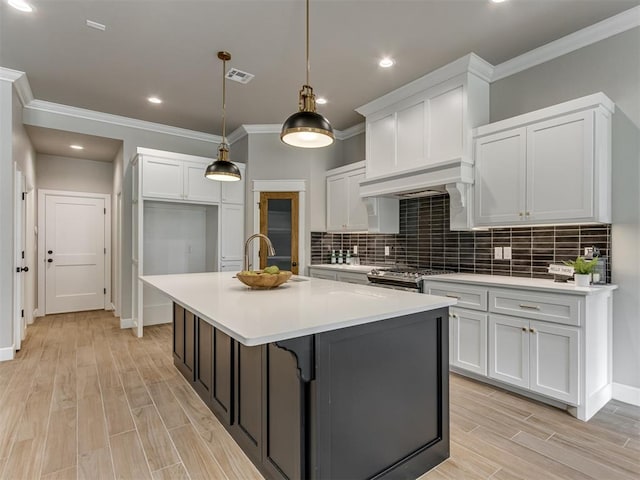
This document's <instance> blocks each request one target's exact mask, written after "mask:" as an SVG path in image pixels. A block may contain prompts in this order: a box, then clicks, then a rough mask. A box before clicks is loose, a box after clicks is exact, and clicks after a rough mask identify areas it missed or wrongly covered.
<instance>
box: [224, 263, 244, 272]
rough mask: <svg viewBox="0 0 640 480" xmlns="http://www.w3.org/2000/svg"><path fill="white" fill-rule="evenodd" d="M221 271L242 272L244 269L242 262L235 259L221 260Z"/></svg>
mask: <svg viewBox="0 0 640 480" xmlns="http://www.w3.org/2000/svg"><path fill="white" fill-rule="evenodd" d="M220 271H221V272H240V271H242V262H240V261H233V262H225V261H222V262H220Z"/></svg>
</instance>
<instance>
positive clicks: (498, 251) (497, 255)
mask: <svg viewBox="0 0 640 480" xmlns="http://www.w3.org/2000/svg"><path fill="white" fill-rule="evenodd" d="M493 259H494V260H502V247H494V248H493Z"/></svg>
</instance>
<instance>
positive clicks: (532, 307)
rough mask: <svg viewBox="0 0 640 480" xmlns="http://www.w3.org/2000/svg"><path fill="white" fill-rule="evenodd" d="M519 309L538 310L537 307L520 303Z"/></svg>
mask: <svg viewBox="0 0 640 480" xmlns="http://www.w3.org/2000/svg"><path fill="white" fill-rule="evenodd" d="M520 308H528V309H530V310H540V307H539V306H538V305H527V304H526V303H521V304H520Z"/></svg>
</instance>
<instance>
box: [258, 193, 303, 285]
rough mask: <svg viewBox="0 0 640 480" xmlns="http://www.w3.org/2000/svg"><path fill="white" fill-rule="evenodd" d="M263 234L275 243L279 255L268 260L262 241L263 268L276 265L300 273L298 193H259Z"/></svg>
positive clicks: (261, 230)
mask: <svg viewBox="0 0 640 480" xmlns="http://www.w3.org/2000/svg"><path fill="white" fill-rule="evenodd" d="M260 233H262V234H264V235H266V236H267V237H269V239H270V240H271V243H273V247H274V248H275V250H276V255H275V256H273V257H267V249H266V248H265V246H264V245H262V243H263V242H264V241H263V240H260V242H261V245H260V268H265V267H267V266H269V265H276V266H278V268H280V270H291V272H293V274H294V275H297V274H298V192H261V193H260Z"/></svg>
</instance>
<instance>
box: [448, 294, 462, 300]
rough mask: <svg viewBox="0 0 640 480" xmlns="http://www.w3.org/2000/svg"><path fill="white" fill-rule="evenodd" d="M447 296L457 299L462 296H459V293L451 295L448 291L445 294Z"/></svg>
mask: <svg viewBox="0 0 640 480" xmlns="http://www.w3.org/2000/svg"><path fill="white" fill-rule="evenodd" d="M445 297H449V298H455V299H456V300H460V297H458V296H457V295H450V294H448V293H446V294H445Z"/></svg>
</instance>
